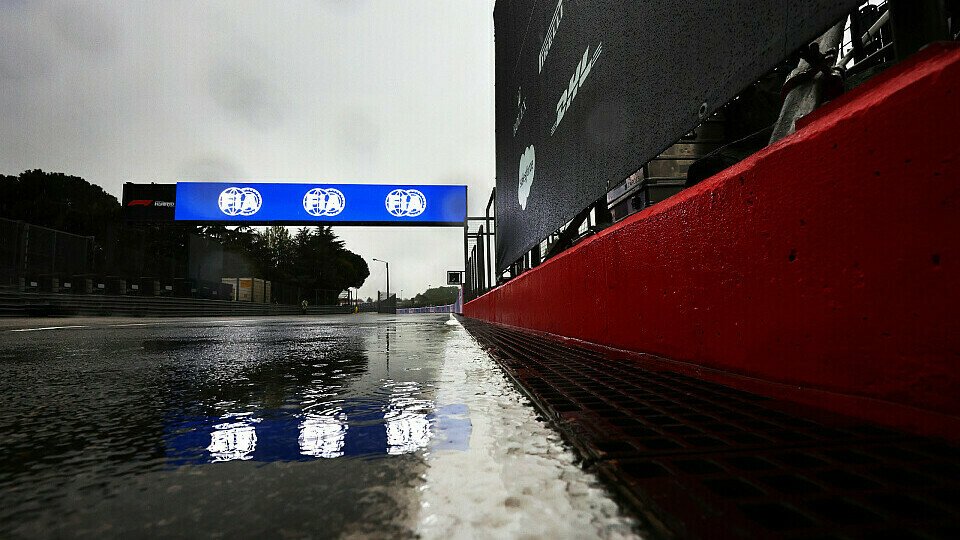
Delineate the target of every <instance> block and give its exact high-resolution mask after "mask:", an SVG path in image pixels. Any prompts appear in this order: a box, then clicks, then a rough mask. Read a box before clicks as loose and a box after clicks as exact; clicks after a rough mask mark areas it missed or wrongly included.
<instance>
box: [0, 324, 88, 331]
mask: <svg viewBox="0 0 960 540" xmlns="http://www.w3.org/2000/svg"><path fill="white" fill-rule="evenodd" d="M65 328H90V327H89V326H80V325H73V326H44V327H43V328H17V329H16V330H11V332H38V331H40V330H62V329H65Z"/></svg>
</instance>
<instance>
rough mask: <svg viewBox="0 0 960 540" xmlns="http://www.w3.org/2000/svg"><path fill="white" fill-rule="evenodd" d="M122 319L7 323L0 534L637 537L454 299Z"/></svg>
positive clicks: (1, 364)
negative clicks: (406, 307)
mask: <svg viewBox="0 0 960 540" xmlns="http://www.w3.org/2000/svg"><path fill="white" fill-rule="evenodd" d="M124 322H126V321H122V320H116V319H71V320H70V321H69V322H67V323H64V325H75V326H82V327H78V328H64V329H58V330H51V331H43V332H23V333H15V332H7V331H0V406H2V410H4V411H5V414H4V415H3V416H2V417H0V433H2V434H3V437H2V438H0V452H2V454H3V455H4V456H5V457H6V459H5V460H4V461H3V464H2V465H0V503H2V504H0V536H3V537H44V536H62V535H67V536H103V535H108V536H113V535H140V534H149V535H153V536H168V535H169V536H198V535H200V536H240V537H251V536H262V535H268V534H269V535H271V536H292V537H305V536H320V537H330V536H354V535H362V536H371V535H372V536H392V537H396V536H401V537H402V536H413V535H419V536H421V537H428V538H429V537H438V538H439V537H444V538H446V537H450V536H454V537H456V536H497V537H504V536H506V537H517V536H534V537H560V538H562V537H578V538H582V537H621V536H632V535H633V534H635V531H636V527H635V523H634V522H633V521H632V520H631V519H630V518H627V517H624V516H622V515H621V514H620V513H619V510H618V508H617V506H616V504H615V503H614V502H613V501H612V500H611V499H610V498H609V497H608V496H607V494H606V492H605V491H604V490H603V488H602V487H600V485H599V484H598V482H597V480H596V478H595V477H593V476H592V475H589V474H587V473H585V472H583V471H582V470H581V469H580V468H579V467H577V466H576V465H575V464H574V457H573V455H572V453H571V452H570V451H569V450H567V449H566V448H565V447H564V446H563V445H562V443H561V441H560V439H559V436H558V435H557V434H556V433H555V432H554V431H552V430H550V429H549V428H547V427H546V426H545V425H544V424H543V423H542V422H540V421H538V420H537V418H536V412H535V411H534V409H533V408H532V407H531V406H530V405H529V404H528V403H527V402H526V400H525V399H524V398H523V397H522V396H521V395H520V394H519V393H518V392H517V391H516V390H515V389H514V388H513V387H512V386H511V385H510V384H509V382H508V381H507V380H506V379H505V378H504V376H503V375H502V373H501V372H500V371H499V369H498V368H497V367H496V366H495V364H494V363H493V361H492V360H491V359H490V358H489V357H488V356H487V355H486V354H485V353H484V352H483V351H482V350H480V349H479V347H478V346H477V344H476V342H474V341H473V339H472V338H471V337H470V336H469V335H468V334H467V333H466V331H464V330H463V328H462V327H460V325H459V324H458V323H456V321H452V320H451V319H450V318H449V316H447V315H409V316H395V317H394V316H374V315H354V316H342V317H322V318H310V319H307V318H263V319H255V320H250V319H244V320H217V321H211V320H203V319H191V320H183V321H177V322H174V321H170V320H165V321H160V322H157V323H156V324H154V323H142V322H138V324H142V326H116V325H118V324H123V323H124ZM23 326H24V327H27V326H30V325H29V324H24V325H23ZM35 326H38V327H39V326H51V323H50V322H49V321H44V324H43V325H40V324H37V325H35Z"/></svg>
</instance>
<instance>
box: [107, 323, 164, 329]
mask: <svg viewBox="0 0 960 540" xmlns="http://www.w3.org/2000/svg"><path fill="white" fill-rule="evenodd" d="M151 324H157V323H145V322H136V323H126V324H111V325H110V327H111V328H123V327H126V326H150V325H151Z"/></svg>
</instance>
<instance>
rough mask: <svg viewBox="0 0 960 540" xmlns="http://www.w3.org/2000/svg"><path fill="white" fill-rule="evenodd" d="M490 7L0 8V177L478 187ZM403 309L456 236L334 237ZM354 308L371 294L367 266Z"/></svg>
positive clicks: (444, 2)
mask: <svg viewBox="0 0 960 540" xmlns="http://www.w3.org/2000/svg"><path fill="white" fill-rule="evenodd" d="M492 13H493V0H437V1H434V0H411V1H399V0H382V1H376V0H352V1H350V0H330V1H320V0H313V1H298V2H293V1H283V2H241V1H236V0H230V1H224V2H206V3H205V2H196V1H183V2H180V1H159V0H153V1H115V2H92V1H76V2H71V1H58V2H37V1H33V0H31V1H18V0H0V172H2V173H4V174H16V173H19V172H21V171H23V170H25V169H33V168H42V169H44V170H47V171H57V172H64V173H67V174H74V175H78V176H82V177H84V178H86V179H87V180H89V181H90V182H93V183H95V184H98V185H100V186H103V188H104V189H106V190H107V191H108V192H110V193H112V194H114V195H117V196H118V198H119V195H120V190H121V185H122V184H123V182H127V181H131V182H175V181H178V180H248V181H272V180H276V181H283V180H288V181H292V180H300V181H331V182H370V183H386V182H403V183H429V184H432V183H458V184H462V183H465V184H467V185H469V189H470V193H471V195H472V197H471V201H470V207H471V213H473V214H478V213H480V212H482V208H483V206H484V204H485V203H486V199H487V197H488V196H489V193H490V189H491V188H492V187H493V184H494V136H493V129H494V114H493V15H492ZM336 231H337V234H339V235H340V236H341V237H342V238H343V239H344V240H345V241H346V242H347V247H348V248H350V249H352V250H354V251H356V252H357V253H359V254H361V255H362V256H363V257H364V258H366V259H367V260H368V261H369V259H370V258H372V257H376V258H380V259H386V260H388V261H390V263H391V264H390V270H391V276H390V277H391V289H392V290H394V291H397V292H399V291H400V290H401V289H402V290H403V293H404V295H405V296H409V295H410V294H412V293H415V292H419V291H422V290H423V289H425V288H426V287H427V286H428V285H433V286H437V285H441V284H443V282H444V279H445V275H444V271H445V270H447V269H454V268H456V269H460V268H462V266H463V231H462V229H458V228H447V229H416V228H372V229H370V228H368V229H360V228H347V227H341V228H338V229H336ZM370 265H371V276H370V278H369V279H368V280H367V284H366V285H365V286H364V288H363V289H362V290H361V295H362V296H375V295H376V290H377V288H378V287H379V288H382V287H383V279H384V275H383V270H382V266H383V265H381V264H379V263H376V262H371V263H370Z"/></svg>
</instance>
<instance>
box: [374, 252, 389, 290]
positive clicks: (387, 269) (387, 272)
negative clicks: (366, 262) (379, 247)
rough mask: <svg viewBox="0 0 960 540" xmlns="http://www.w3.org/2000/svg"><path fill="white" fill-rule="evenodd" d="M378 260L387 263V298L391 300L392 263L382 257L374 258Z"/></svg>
mask: <svg viewBox="0 0 960 540" xmlns="http://www.w3.org/2000/svg"><path fill="white" fill-rule="evenodd" d="M372 260H374V261H377V262H382V263H383V264H385V265H387V300H390V263H388V262H387V261H381V260H380V259H372Z"/></svg>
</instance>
